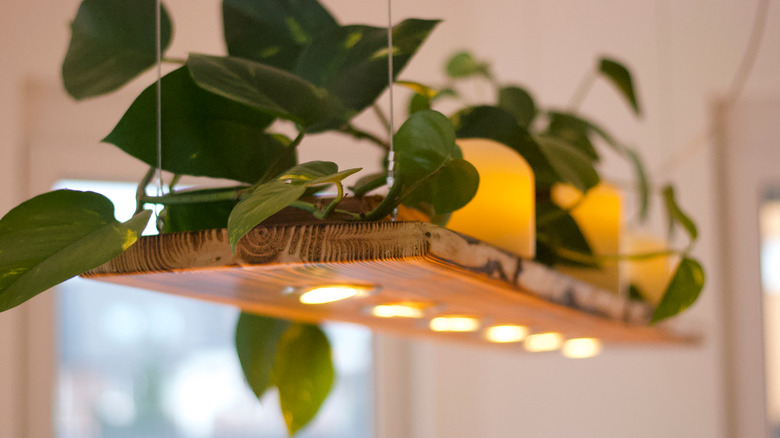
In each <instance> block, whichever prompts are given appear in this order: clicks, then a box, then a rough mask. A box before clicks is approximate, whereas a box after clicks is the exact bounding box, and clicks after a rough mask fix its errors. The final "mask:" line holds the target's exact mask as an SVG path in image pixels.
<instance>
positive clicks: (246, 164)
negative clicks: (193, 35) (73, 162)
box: [104, 67, 296, 183]
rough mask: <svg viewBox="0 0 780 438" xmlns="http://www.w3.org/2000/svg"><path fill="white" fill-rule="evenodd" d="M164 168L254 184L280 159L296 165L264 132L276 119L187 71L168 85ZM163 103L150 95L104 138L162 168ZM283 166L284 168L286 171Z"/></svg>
mask: <svg viewBox="0 0 780 438" xmlns="http://www.w3.org/2000/svg"><path fill="white" fill-rule="evenodd" d="M162 87H163V90H165V91H164V92H163V93H162V121H163V130H162V168H163V170H167V171H169V172H172V173H175V174H183V175H195V176H208V177H212V178H226V179H232V180H236V181H242V182H247V183H254V182H256V181H258V180H260V179H261V178H263V177H264V176H265V175H266V174H267V173H268V172H269V170H270V169H271V167H272V166H274V165H275V163H276V162H277V161H278V160H282V161H284V162H285V163H286V164H287V165H286V166H284V167H289V166H291V165H294V164H295V160H296V157H295V154H294V151H293V153H290V151H288V150H287V148H286V147H285V145H284V144H283V143H282V142H280V141H279V139H278V137H277V136H275V135H269V134H266V133H265V132H264V129H265V127H266V126H268V124H269V123H271V121H272V120H273V118H272V117H271V116H269V115H267V114H264V113H263V112H261V111H257V110H255V109H252V108H249V107H247V106H246V105H242V104H240V103H237V102H233V101H231V100H229V99H225V98H224V97H221V96H217V95H215V94H212V93H209V92H207V91H204V90H203V89H201V88H200V87H198V86H197V85H195V83H194V82H193V81H192V78H191V77H190V74H189V72H188V71H187V68H186V67H182V68H180V69H178V70H175V71H173V72H171V73H170V74H168V75H166V76H165V77H164V78H163V80H162ZM156 112H157V100H156V92H155V88H154V86H151V87H149V88H147V89H146V90H144V92H143V93H141V95H140V96H138V98H137V99H136V100H135V102H133V104H132V105H131V106H130V108H129V109H128V110H127V112H126V113H125V115H124V116H123V117H122V120H120V121H119V123H118V124H117V125H116V127H115V128H114V130H113V131H112V132H111V133H110V134H109V135H108V136H107V137H106V138H105V139H104V141H106V142H108V143H112V144H114V145H116V146H118V147H119V148H121V149H122V150H124V151H125V152H127V153H128V154H130V155H132V156H134V157H136V158H138V159H140V160H141V161H143V162H145V163H147V164H149V165H150V166H157V129H156V126H157V117H156V115H155V114H156ZM284 167H283V168H284Z"/></svg>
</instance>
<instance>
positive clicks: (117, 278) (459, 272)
mask: <svg viewBox="0 0 780 438" xmlns="http://www.w3.org/2000/svg"><path fill="white" fill-rule="evenodd" d="M84 276H85V277H89V278H95V279H99V280H104V281H109V282H113V283H119V284H124V285H129V286H134V287H139V288H144V289H151V290H156V291H162V292H167V293H172V294H177V295H183V296H187V297H192V298H199V299H203V300H208V301H213V302H219V303H226V304H230V305H234V306H238V307H240V308H242V309H244V310H247V311H252V312H257V313H263V314H267V315H272V316H277V317H282V318H290V319H297V320H304V321H310V322H319V321H323V320H333V321H345V322H351V323H358V324H362V325H365V326H367V327H370V328H372V329H376V330H381V331H386V332H392V333H396V334H401V335H409V336H422V337H428V338H431V337H433V338H437V339H442V338H452V339H459V340H464V341H473V342H483V341H482V337H481V336H482V335H481V334H480V333H481V332H473V333H438V332H432V331H431V330H430V329H429V327H428V320H429V319H430V318H432V317H434V316H439V315H468V316H473V317H476V318H478V319H479V321H480V323H481V325H482V326H483V327H486V326H488V325H494V324H519V325H524V326H527V327H529V328H530V329H531V331H532V332H549V331H554V332H559V333H561V334H563V335H564V336H565V337H569V338H579V337H594V338H600V339H601V340H603V341H606V342H618V343H647V342H682V341H686V340H690V339H691V338H690V337H685V336H680V335H678V334H675V333H673V332H671V331H669V330H666V329H664V328H660V327H648V326H647V322H648V321H649V318H650V315H651V314H652V309H651V308H649V307H648V306H646V305H645V304H643V303H640V302H637V301H632V300H628V299H626V298H624V297H620V296H617V295H615V294H613V293H611V292H608V291H605V290H601V289H598V288H596V287H593V286H591V285H589V284H586V283H583V282H580V281H577V280H575V279H572V278H570V277H568V276H565V275H563V274H560V273H558V272H556V271H555V270H552V269H550V268H547V267H545V266H542V265H539V264H537V263H534V262H532V261H529V260H523V259H521V258H519V257H517V256H515V255H513V254H510V253H508V252H506V251H504V250H501V249H498V248H496V247H494V246H491V245H489V244H487V243H484V242H481V241H478V240H475V239H473V238H470V237H468V236H464V235H462V234H458V233H455V232H453V231H450V230H447V229H444V228H440V227H438V226H435V225H432V224H429V223H424V222H365V223H314V224H312V223H302V224H298V225H296V224H288V225H272V226H258V227H256V228H255V229H254V230H252V231H251V232H250V233H249V234H248V235H247V236H246V237H245V238H243V239H242V240H241V241H240V243H239V244H238V246H237V247H236V251H235V253H234V252H233V251H231V249H230V246H229V244H228V237H227V232H226V230H224V229H223V230H207V231H197V232H188V233H172V234H163V235H159V236H149V237H143V238H141V239H140V241H139V242H138V243H136V244H135V245H133V246H132V247H131V248H130V249H128V250H127V251H126V252H124V253H123V254H122V255H120V256H119V257H117V258H115V259H114V260H112V261H110V262H109V263H107V264H105V265H103V266H100V267H99V268H97V269H94V270H92V271H89V272H87V273H86V274H84ZM329 284H360V285H366V286H371V287H377V289H378V292H377V293H374V294H370V295H367V296H361V297H356V298H351V299H347V300H343V301H338V302H333V303H327V304H319V305H307V304H302V303H300V301H299V299H298V296H297V295H295V294H289V293H285V292H284V291H285V290H289V289H290V288H303V287H313V286H319V285H329ZM398 302H415V303H422V304H423V305H426V307H427V308H428V313H427V314H426V318H425V319H409V318H379V317H375V316H373V315H371V313H370V309H371V308H372V307H373V306H375V305H379V304H392V303H398Z"/></svg>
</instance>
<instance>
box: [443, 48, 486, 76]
mask: <svg viewBox="0 0 780 438" xmlns="http://www.w3.org/2000/svg"><path fill="white" fill-rule="evenodd" d="M445 70H446V72H447V76H449V77H451V78H453V79H460V78H467V77H470V76H484V77H486V78H490V77H491V75H490V66H489V65H488V64H487V63H485V62H479V61H477V60H476V59H475V58H474V56H473V55H472V54H471V53H469V52H458V53H456V54H454V55H452V57H450V59H449V60H448V61H447V66H446V68H445Z"/></svg>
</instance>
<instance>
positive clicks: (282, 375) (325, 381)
mask: <svg viewBox="0 0 780 438" xmlns="http://www.w3.org/2000/svg"><path fill="white" fill-rule="evenodd" d="M273 380H274V383H275V384H276V386H277V387H278V388H279V404H280V405H281V408H282V416H283V417H284V421H285V423H286V424H287V430H288V432H289V433H290V435H293V434H295V433H296V432H298V431H299V430H300V429H301V428H303V427H304V426H306V424H308V423H309V422H310V421H311V420H312V419H313V418H314V416H315V415H316V414H317V411H319V409H320V406H321V405H322V402H324V401H325V399H326V398H327V396H328V394H329V393H330V389H331V387H332V386H333V381H334V371H333V359H332V357H331V350H330V343H329V342H328V338H327V336H325V333H323V332H322V330H321V329H320V328H319V327H317V326H314V325H309V324H295V325H293V326H292V327H290V328H289V329H288V330H287V331H286V332H285V333H284V334H283V335H282V337H281V339H280V340H279V344H278V346H277V353H276V356H275V360H274V373H273Z"/></svg>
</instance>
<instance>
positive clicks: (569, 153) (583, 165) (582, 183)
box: [535, 135, 600, 192]
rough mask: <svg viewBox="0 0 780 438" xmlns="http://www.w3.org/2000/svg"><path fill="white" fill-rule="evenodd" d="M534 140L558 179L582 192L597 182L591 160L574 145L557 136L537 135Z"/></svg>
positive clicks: (597, 176) (596, 173)
mask: <svg viewBox="0 0 780 438" xmlns="http://www.w3.org/2000/svg"><path fill="white" fill-rule="evenodd" d="M535 139H536V142H537V143H538V144H539V148H540V149H541V151H542V154H544V156H545V158H547V161H548V162H549V163H550V165H551V166H552V168H553V169H554V170H555V173H556V174H557V175H558V176H559V177H560V180H561V181H563V182H566V183H569V184H571V185H573V186H574V187H576V188H578V189H579V190H580V191H582V192H586V191H588V189H591V188H593V187H595V186H596V184H598V183H599V181H600V178H599V174H598V172H596V169H594V168H593V165H592V164H591V160H590V159H589V158H588V156H586V155H585V154H584V153H582V152H581V151H580V150H579V149H577V148H576V147H574V146H572V145H570V144H568V143H565V142H563V141H561V140H559V139H557V138H554V137H549V136H546V135H540V136H537V137H536V138H535Z"/></svg>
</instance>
